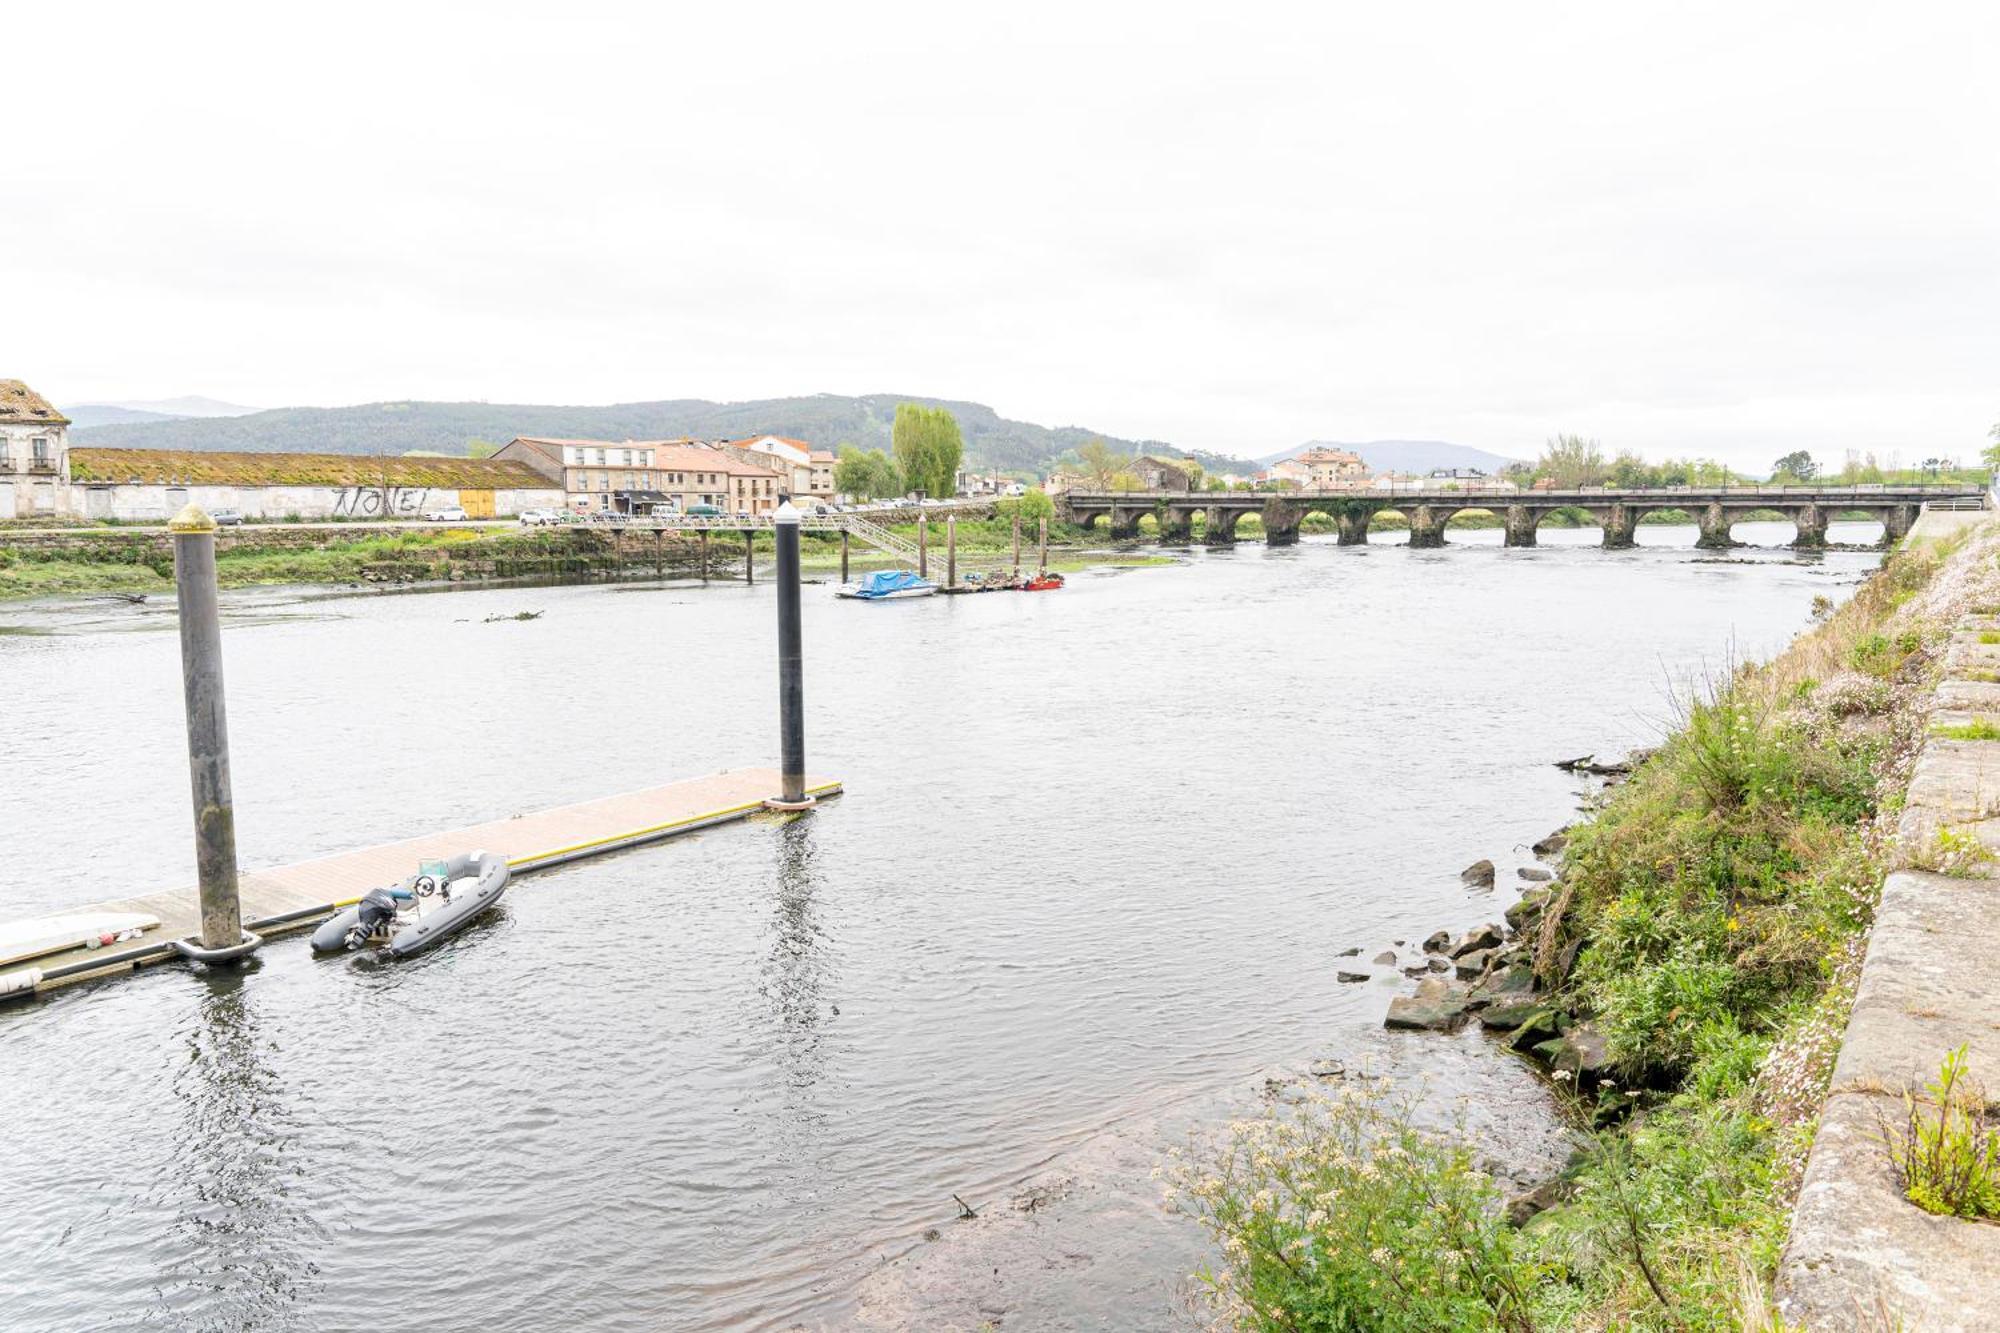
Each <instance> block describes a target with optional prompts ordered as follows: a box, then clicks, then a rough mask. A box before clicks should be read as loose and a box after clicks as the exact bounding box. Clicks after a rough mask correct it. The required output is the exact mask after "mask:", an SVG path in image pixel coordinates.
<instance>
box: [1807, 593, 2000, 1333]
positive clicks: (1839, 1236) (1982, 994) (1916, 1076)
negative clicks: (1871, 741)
mask: <svg viewBox="0 0 2000 1333" xmlns="http://www.w3.org/2000/svg"><path fill="white" fill-rule="evenodd" d="M1983 631H1985V632H1991V631H2000V618H1996V617H1993V616H1973V617H1969V618H1967V619H1966V620H1965V621H1964V622H1962V623H1961V625H1960V627H1959V629H1958V631H1957V632H1956V633H1955V634H1954V635H1953V638H1952V643H1951V646H1950V649H1949V651H1948V652H1947V655H1946V659H1945V673H1944V674H1945V678H1944V682H1943V683H1942V684H1941V685H1940V686H1939V687H1938V691H1937V695H1936V706H1935V710H1934V712H1933V715H1932V719H1931V721H1932V725H1933V727H1934V728H1935V727H1950V726H1957V725H1962V724H1966V723H1970V722H1974V721H1978V720H1982V719H1983V720H1986V721H1989V722H1993V723H1996V724H2000V683H1996V681H2000V644H1983V643H1981V642H1979V637H1980V634H1981V632H1983ZM1981 676H1993V677H1995V679H1994V680H1984V679H1980V677H1981ZM1941 828H1949V829H1952V830H1954V831H1955V832H1960V833H1969V834H1971V835H1973V836H1975V837H1977V838H1978V839H1979V841H1980V842H1982V843H1983V844H1985V845H1986V846H1987V847H1988V848H1989V849H1991V850H1993V851H1994V852H1996V853H2000V741H1960V740H1947V739H1944V738H1943V737H1939V736H1932V737H1931V738H1930V740H1928V741H1927V742H1926V743H1925V746H1924V749H1923V752H1922V754H1921V755H1919V757H1918V759H1917V764H1916V768H1915V770H1914V772H1913V774H1912V776H1911V780H1910V789H1909V795H1908V800H1907V803H1906V805H1905V806H1904V810H1903V814H1902V816H1901V822H1900V825H1899V829H1898V837H1899V840H1900V841H1901V842H1902V845H1903V846H1904V847H1906V848H1910V847H1925V846H1930V845H1933V844H1934V843H1935V839H1936V834H1937V831H1938V830H1939V829H1941ZM1961 1044H1963V1045H1965V1046H1966V1047H1967V1055H1968V1060H1969V1064H1970V1068H1971V1070H1972V1072H1973V1073H1974V1074H1975V1075H1976V1076H1979V1077H1980V1078H1981V1079H1983V1081H1984V1082H1985V1084H1986V1086H1987V1087H1988V1088H1989V1089H2000V881H1996V880H1995V879H1994V878H1991V877H1988V876H1980V877H1971V878H1962V877H1954V876H1947V875H1935V874H1927V873H1922V872H1918V871H1898V872H1896V873H1895V874H1892V875H1890V876H1889V878H1888V880H1887V882H1886V883H1885V884H1884V886H1883V889H1882V901H1881V904H1880V906H1879V907H1878V908H1877V910H1876V914H1875V925H1874V929H1873V930H1872V931H1871V932H1870V934H1869V939H1868V954H1867V959H1866V961H1865V962H1864V963H1863V965H1862V971H1861V978H1860V982H1859V985H1858V987H1857V989H1856V992H1855V999H1854V1011H1853V1014H1852V1016H1851V1017H1850V1019H1849V1021H1848V1026H1847V1035H1846V1038H1845V1040H1844V1042H1843V1044H1842V1047H1841V1051H1840V1058H1839V1060H1838V1062H1837V1063H1836V1064H1835V1066H1834V1072H1833V1083H1832V1087H1831V1089H1830V1091H1829V1093H1828V1096H1827V1101H1826V1106H1825V1109H1824V1110H1823V1111H1822V1113H1821V1117H1820V1124H1819V1132H1818V1135H1817V1137H1816V1138H1815V1139H1814V1141H1813V1147H1812V1156H1811V1158H1810V1160H1809V1161H1808V1163H1807V1166H1806V1175H1805V1181H1804V1184H1803V1185H1802V1187H1801V1189H1800V1192H1799V1199H1798V1204H1797V1208H1796V1210H1795V1212H1794V1215H1793V1219H1792V1234H1791V1240H1790V1242H1789V1243H1788V1244H1787V1246H1786V1248H1785V1255H1784V1258H1783V1261H1782V1262H1781V1264H1780V1266H1779V1273H1778V1294H1779V1310H1780V1312H1781V1313H1782V1314H1783V1315H1784V1317H1785V1318H1786V1319H1787V1320H1788V1321H1791V1322H1793V1323H1796V1324H1800V1325H1803V1326H1804V1327H1808V1328H1811V1329H1813V1330H1815V1333H1818V1331H1819V1330H1825V1329H1867V1330H1877V1329H1888V1328H1892V1327H1898V1326H1900V1327H1904V1328H1908V1329H1911V1330H1924V1331H1925V1333H1932V1331H1933V1330H1937V1331H1944V1330H1967V1331H1968V1333H1970V1330H1975V1329H1980V1330H1986V1329H1994V1328H2000V1225H1994V1224H1991V1223H1983V1222H1970V1221H1964V1220H1961V1219H1958V1218H1950V1217H1937V1216H1933V1215H1932V1214H1930V1213H1926V1212H1924V1211H1923V1210H1922V1209H1920V1208H1918V1207H1917V1206H1916V1205H1915V1204H1913V1203H1910V1202H1909V1201H1908V1200H1907V1199H1905V1198H1904V1197H1903V1191H1902V1187H1901V1185H1900V1184H1899V1182H1898V1180H1897V1178H1896V1175H1895V1171H1894V1169H1893V1167H1892V1165H1891V1163H1890V1159H1889V1151H1888V1147H1887V1145H1886V1143H1885V1142H1884V1139H1883V1127H1884V1126H1885V1125H1890V1124H1897V1123H1900V1122H1901V1121H1902V1119H1903V1118H1904V1114H1905V1112H1904V1103H1903V1093H1904V1091H1905V1090H1910V1091H1914V1092H1916V1093H1917V1094H1918V1095H1920V1096H1921V1095H1922V1092H1923V1088H1924V1085H1925V1084H1926V1083H1928V1082H1929V1081H1931V1080H1933V1079H1935V1078H1936V1077H1937V1073H1938V1066H1939V1064H1940V1063H1941V1062H1942V1061H1943V1058H1944V1055H1945V1052H1947V1051H1949V1050H1951V1049H1953V1048H1954V1047H1957V1046H1959V1045H1961ZM1898 1320H1900V1321H1901V1323H1900V1325H1898V1323H1897V1322H1896V1321H1898Z"/></svg>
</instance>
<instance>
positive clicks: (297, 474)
mask: <svg viewBox="0 0 2000 1333" xmlns="http://www.w3.org/2000/svg"><path fill="white" fill-rule="evenodd" d="M67 474H68V476H67V492H68V494H67V497H66V503H65V504H64V512H67V513H70V514H74V515H76V516H77V517H80V518H93V519H132V520H138V521H153V522H159V521H164V520H166V519H169V518H172V517H173V516H174V515H175V514H177V513H179V512H180V511H181V510H182V509H183V508H185V507H186V506H188V505H190V504H195V505H199V506H201V507H202V508H203V509H206V510H208V511H210V512H211V513H213V512H215V511H217V510H223V509H229V510H234V511H236V513H238V514H240V515H241V516H242V517H243V518H244V519H246V520H249V521H252V522H255V521H257V520H259V519H290V518H296V519H329V518H403V519H415V518H419V517H421V516H422V515H423V514H425V513H426V512H429V511H432V510H437V509H449V508H452V507H454V506H456V507H457V508H460V509H463V510H464V511H465V514H466V517H467V518H511V517H513V516H514V515H516V514H519V513H520V512H521V511H522V510H523V509H545V508H552V507H553V506H555V505H556V504H559V503H560V502H561V498H562V497H561V493H560V492H559V491H557V490H556V489H555V488H554V487H553V486H551V485H550V484H549V483H548V481H547V480H546V479H545V478H543V477H542V476H541V475H539V474H538V473H536V472H535V471H534V470H533V469H532V468H528V467H524V466H522V465H521V464H520V463H517V462H507V461H501V460H497V459H491V458H435V457H428V456H417V457H407V458H404V457H376V456H372V455H368V454H279V453H270V454H264V453H224V452H219V451H217V452H212V451H208V450H194V449H187V450H180V449H100V448H96V447H94V446H90V445H77V446H75V447H73V448H71V449H70V450H69V453H68V459H67Z"/></svg>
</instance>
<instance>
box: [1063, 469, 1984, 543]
mask: <svg viewBox="0 0 2000 1333" xmlns="http://www.w3.org/2000/svg"><path fill="white" fill-rule="evenodd" d="M1057 503H1058V504H1059V506H1060V508H1061V513H1062V516H1063V517H1064V518H1065V519H1067V520H1068V521H1069V522H1071V523H1075V524H1077V525H1079V526H1082V527H1088V526H1089V525H1090V524H1091V523H1093V522H1095V521H1096V520H1097V519H1098V518H1099V517H1108V518H1109V519H1110V529H1111V536H1112V537H1114V538H1129V537H1136V536H1138V535H1139V520H1140V519H1141V518H1144V517H1145V516H1146V515H1148V514H1150V515H1152V516H1153V517H1154V518H1155V519H1156V520H1157V521H1158V523H1159V526H1160V540H1161V541H1163V542H1188V541H1192V540H1193V537H1194V519H1195V515H1196V514H1202V515H1204V517H1205V519H1206V522H1205V527H1204V536H1203V541H1204V542H1206V543H1207V544H1208V545H1210V546H1227V545H1230V544H1231V543H1233V542H1234V541H1235V540H1236V524H1237V522H1238V521H1239V520H1240V519H1242V518H1243V516H1244V515H1246V514H1255V515H1256V516H1257V517H1258V519H1259V521H1260V522H1261V523H1262V524H1263V528H1264V540H1265V541H1266V542H1268V543H1269V544H1271V545H1273V546H1284V545H1288V544H1290V543H1292V542H1296V541H1297V540H1298V539H1299V524H1300V523H1302V522H1303V521H1304V520H1305V517H1306V515H1307V514H1311V513H1322V514H1326V515H1329V516H1330V517H1331V518H1332V519H1333V521H1334V525H1335V529H1336V531H1337V532H1338V533H1339V541H1340V544H1341V545H1342V546H1355V545H1360V544H1362V543H1365V542H1366V541H1367V540H1368V526H1369V524H1370V523H1371V522H1372V521H1373V520H1374V518H1375V516H1376V515H1377V514H1380V513H1382V512H1383V511H1385V510H1395V511H1396V512H1398V513H1400V514H1402V515H1403V516H1404V517H1405V518H1406V519H1408V520H1409V524H1410V545H1411V546H1414V547H1419V548H1421V547H1435V546H1443V545H1444V529H1445V524H1446V523H1447V522H1449V521H1450V520H1451V517H1452V515H1454V514H1457V513H1459V512H1460V511H1462V510H1467V509H1482V510H1487V511H1490V512H1492V513H1494V514H1497V515H1499V516H1500V517H1501V518H1502V519H1504V520H1505V524H1506V532H1507V540H1506V544H1507V545H1509V546H1533V545H1534V544H1535V530H1536V529H1537V528H1538V527H1540V526H1541V522H1542V520H1543V519H1545V518H1547V517H1548V516H1549V515H1550V514H1553V513H1554V512H1556V511H1557V510H1558V509H1582V510H1586V511H1588V512H1589V513H1590V515H1591V516H1592V517H1594V518H1595V519H1596V520H1597V521H1598V523H1599V524H1600V525H1601V526H1602V527H1603V529H1604V545H1605V546H1606V547H1607V548H1609V549H1614V550H1615V549H1620V548H1623V547H1629V546H1631V545H1633V544H1634V536H1635V533H1636V531H1637V528H1638V525H1639V520H1640V518H1641V517H1643V516H1644V515H1646V514H1649V513H1653V512H1656V511H1659V510H1666V509H1676V510H1682V511H1684V512H1686V513H1688V514H1690V515H1692V516H1693V518H1694V520H1695V523H1696V524H1697V525H1698V526H1699V527H1700V529H1701V536H1700V538H1699V540H1698V541H1697V542H1696V545H1698V546H1702V547H1710V548H1714V547H1726V546H1733V545H1735V544H1736V543H1735V541H1734V540H1733V539H1732V538H1731V537H1730V535H1729V530H1730V527H1731V525H1732V524H1733V523H1734V522H1735V521H1736V520H1737V519H1739V518H1741V517H1743V516H1744V515H1745V514H1747V513H1749V512H1751V511H1752V510H1764V509H1775V510H1777V511H1778V512H1779V513H1782V514H1784V515H1785V516H1786V517H1787V518H1789V519H1791V521H1792V524H1793V526H1794V527H1795V528H1796V529H1797V530H1798V535H1797V536H1796V537H1795V538H1794V539H1793V541H1792V545H1793V546H1795V547H1798V548H1800V549H1802V550H1812V549H1817V548H1819V547H1822V546H1825V545H1826V525H1827V522H1828V520H1829V519H1831V518H1832V517H1833V516H1834V515H1836V514H1850V513H1862V514H1866V515H1867V516H1869V517H1870V518H1874V519H1878V520H1880V522H1881V524H1882V534H1883V535H1882V544H1883V545H1884V546H1889V545H1893V544H1894V543H1896V542H1898V541H1900V540H1902V538H1903V535H1904V534H1905V533H1907V532H1908V531H1909V530H1910V525H1911V524H1912V523H1914V522H1916V518H1917V515H1918V514H1919V513H1921V512H1922V511H1923V508H1924V506H1926V505H1934V506H1941V507H1945V508H1953V509H1975V508H1984V507H1986V506H1987V504H1988V503H1989V502H1988V500H1987V494H1986V490H1985V488H1984V487H1982V486H1979V485H1976V484H1954V485H1933V486H1887V485H1883V486H1709V487H1703V486H1674V487H1666V488H1659V489H1648V490H1613V489H1608V488H1603V487H1583V488H1580V489H1576V490H1564V491H1555V490H1549V491H1478V490H1466V489H1457V488H1448V487H1436V488H1426V487H1411V488H1409V489H1406V490H1405V489H1398V490H1395V491H1372V490H1369V491H1358V490H1349V491H1304V490H1288V491H1192V492H1187V493H1181V494H1176V493H1172V492H1155V491H1070V492H1068V493H1066V494H1065V495H1063V496H1062V497H1061V499H1060V500H1059V501H1058V502H1057Z"/></svg>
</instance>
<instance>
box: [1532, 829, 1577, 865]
mask: <svg viewBox="0 0 2000 1333" xmlns="http://www.w3.org/2000/svg"><path fill="white" fill-rule="evenodd" d="M1567 846H1569V830H1568V829H1557V830H1556V831H1555V832H1554V833H1551V834H1549V836H1548V837H1546V838H1543V839H1542V840H1541V841H1540V842H1538V843H1536V844H1535V845H1534V846H1533V847H1531V848H1529V850H1530V851H1532V852H1534V854H1535V855H1536V856H1539V857H1542V858H1543V859H1544V860H1546V859H1547V858H1549V857H1551V856H1554V855H1555V854H1556V853H1558V852H1560V851H1561V850H1562V849H1563V848H1565V847H1567Z"/></svg>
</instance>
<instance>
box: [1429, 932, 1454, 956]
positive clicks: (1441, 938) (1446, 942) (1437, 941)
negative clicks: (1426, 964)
mask: <svg viewBox="0 0 2000 1333" xmlns="http://www.w3.org/2000/svg"><path fill="white" fill-rule="evenodd" d="M1449 948H1451V932H1450V931H1448V930H1440V931H1438V932H1437V933H1436V934H1434V935H1432V936H1431V937H1430V938H1429V939H1427V940H1425V941H1424V952H1425V953H1443V952H1444V951H1445V950H1447V949H1449Z"/></svg>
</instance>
